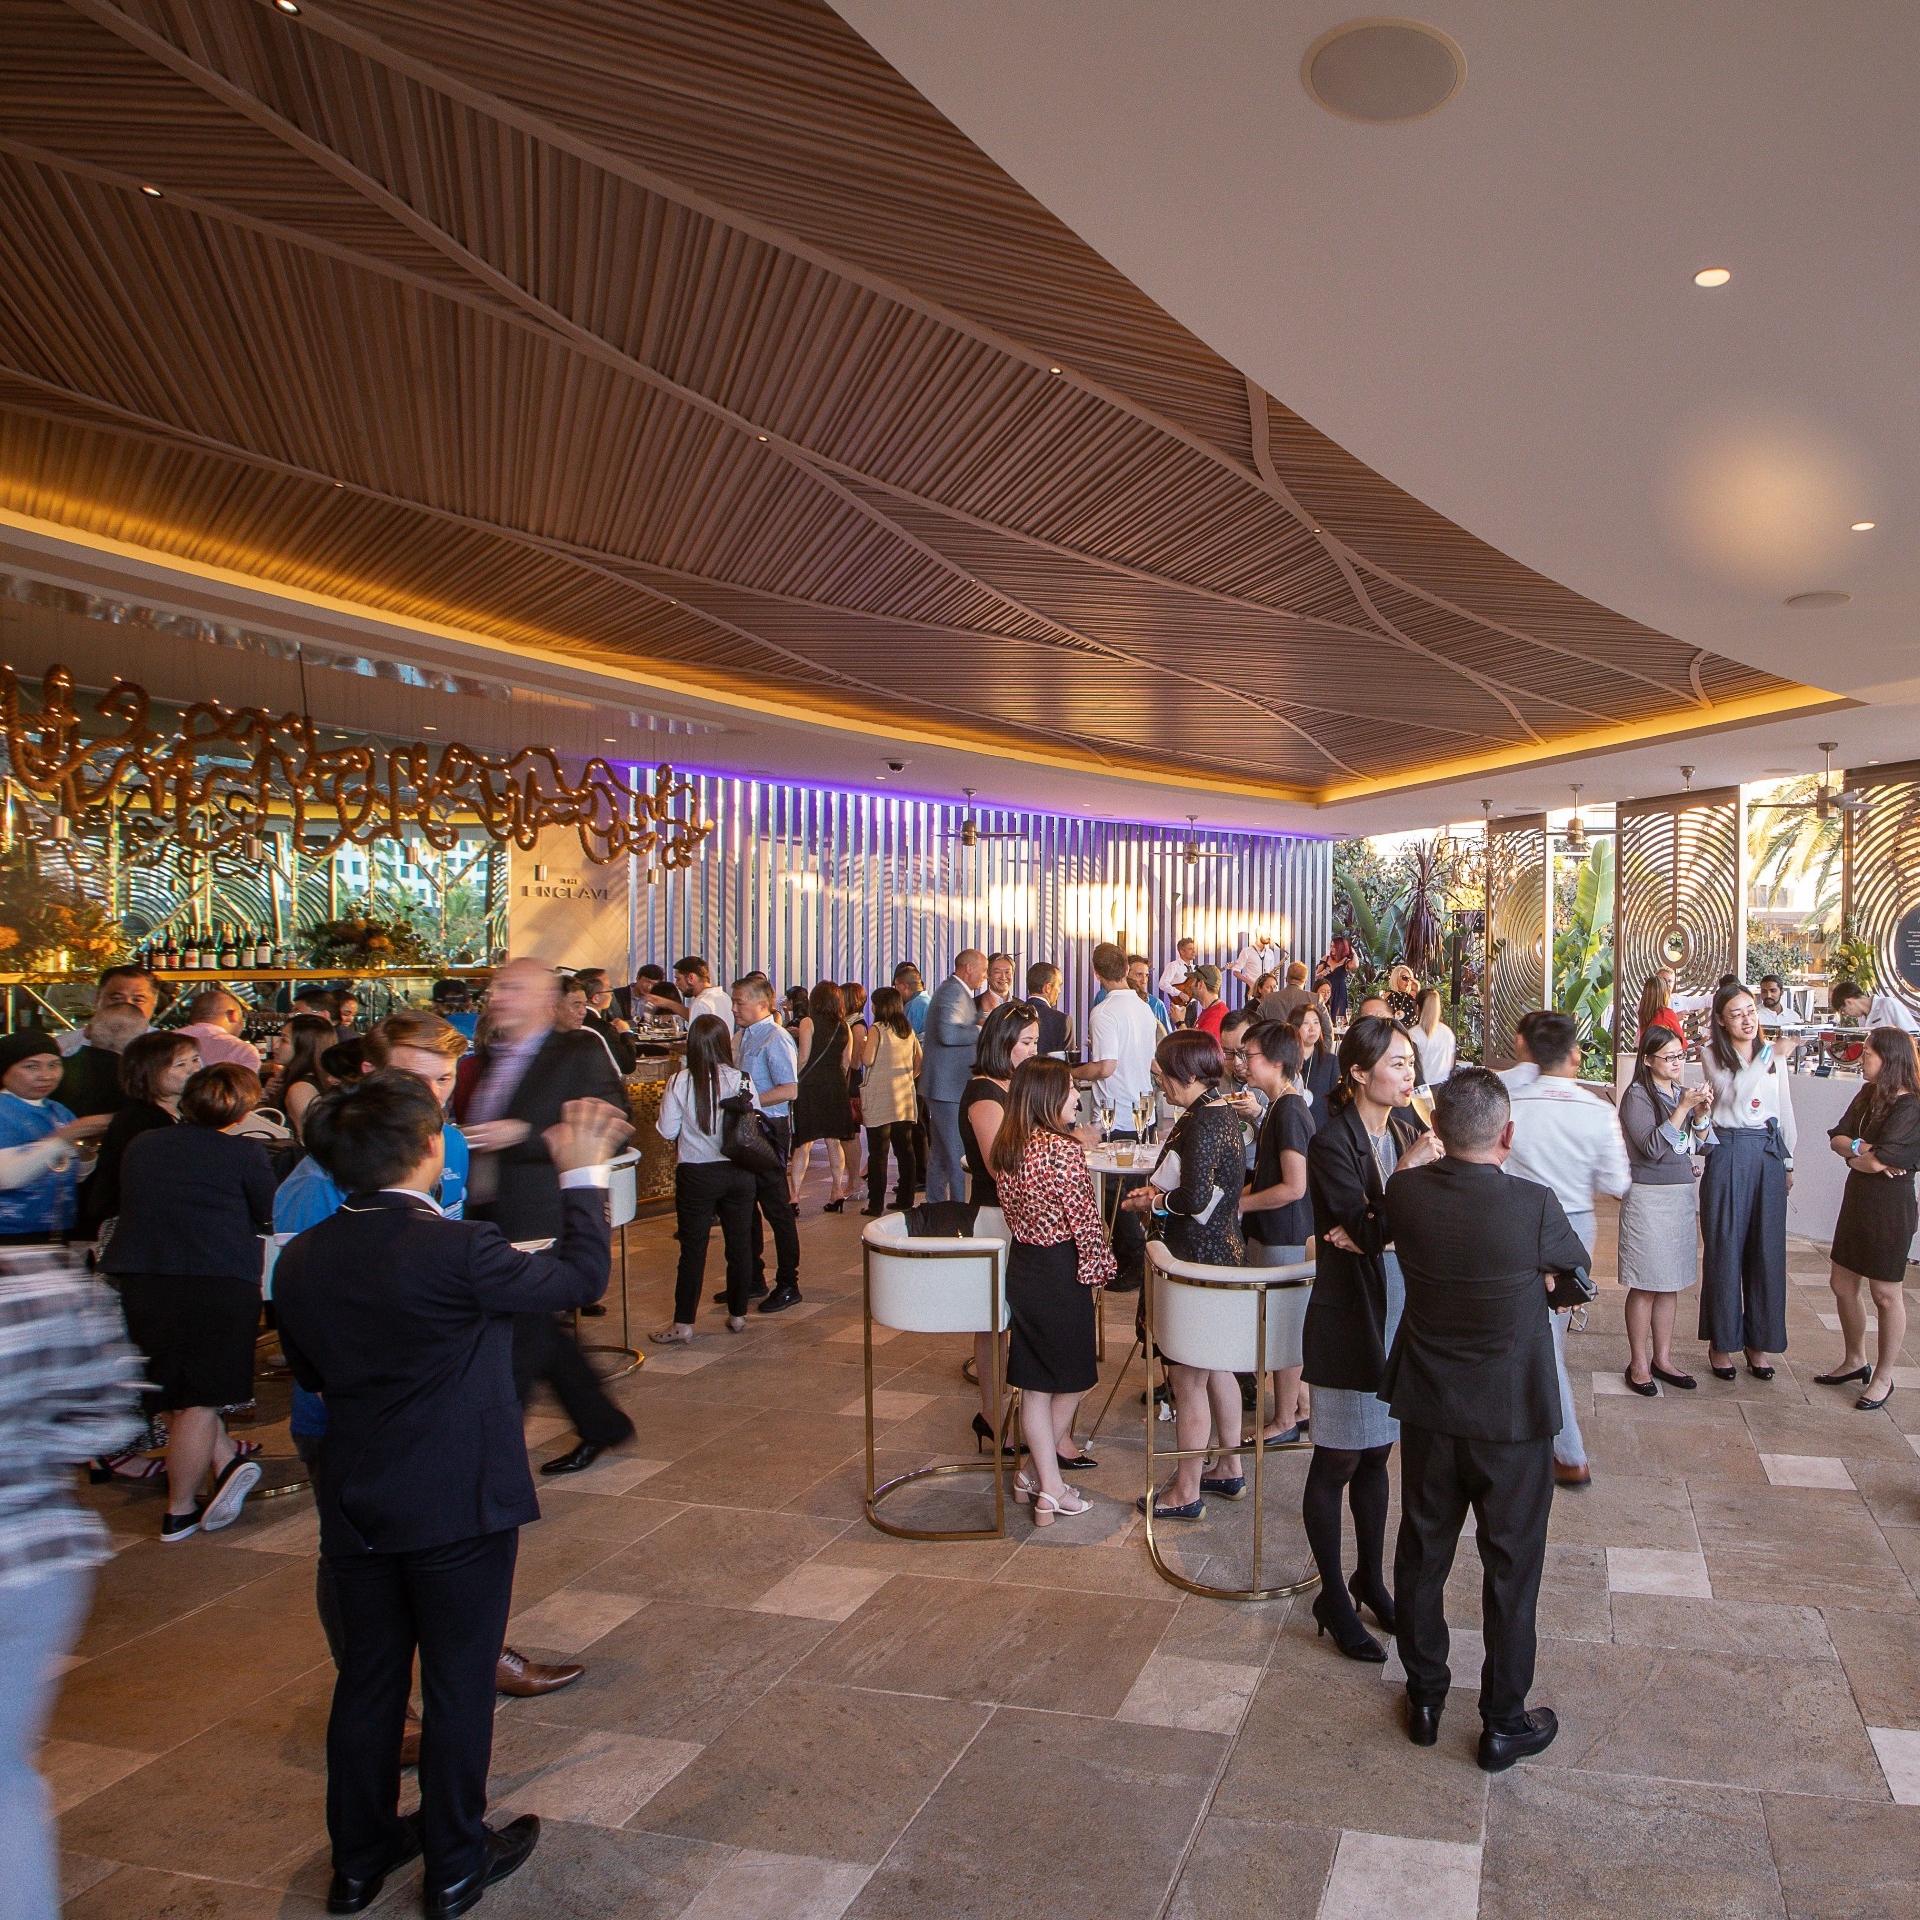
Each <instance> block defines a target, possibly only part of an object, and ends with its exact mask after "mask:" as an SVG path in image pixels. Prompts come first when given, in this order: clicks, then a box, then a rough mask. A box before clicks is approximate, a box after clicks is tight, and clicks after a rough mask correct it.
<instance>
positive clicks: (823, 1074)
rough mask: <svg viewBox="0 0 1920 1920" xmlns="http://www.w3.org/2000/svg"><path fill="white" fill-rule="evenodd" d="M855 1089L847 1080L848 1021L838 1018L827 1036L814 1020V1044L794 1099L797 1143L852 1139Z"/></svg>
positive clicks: (854, 1129) (855, 1131) (798, 1145)
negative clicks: (824, 1035)
mask: <svg viewBox="0 0 1920 1920" xmlns="http://www.w3.org/2000/svg"><path fill="white" fill-rule="evenodd" d="M858 1131H859V1129H858V1128H857V1127H856V1126H855V1125H854V1124H853V1093H852V1089H851V1088H850V1087H849V1085H848V1083H847V1023H846V1022H845V1021H844V1020H836V1021H835V1022H834V1024H833V1028H832V1030H831V1032H829V1033H828V1034H827V1036H826V1038H825V1039H824V1040H823V1039H822V1038H821V1037H820V1022H819V1021H818V1020H816V1021H815V1022H814V1023H813V1045H812V1047H811V1048H810V1049H809V1051H808V1053H807V1064H806V1065H805V1066H804V1067H802V1068H801V1069H800V1091H799V1093H798V1095H797V1096H796V1097H795V1099H794V1103H793V1144H794V1145H795V1146H796V1147H804V1146H805V1145H807V1143H808V1142H809V1141H812V1140H851V1139H852V1138H853V1136H854V1135H855V1134H856V1133H857V1132H858Z"/></svg>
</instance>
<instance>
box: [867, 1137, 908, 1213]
mask: <svg viewBox="0 0 1920 1920" xmlns="http://www.w3.org/2000/svg"><path fill="white" fill-rule="evenodd" d="M889 1146H891V1147H892V1148H893V1164H894V1169H895V1173H896V1176H897V1177H896V1178H895V1181H894V1187H893V1198H894V1205H895V1206H897V1207H899V1208H900V1209H901V1210H902V1211H904V1210H905V1209H906V1208H908V1207H910V1206H912V1205H913V1188H914V1174H915V1172H916V1164H915V1163H916V1155H915V1152H914V1145H913V1122H912V1121H911V1120H896V1121H894V1123H893V1124H892V1125H891V1126H887V1127H869V1128H868V1129H867V1205H868V1206H870V1207H872V1208H873V1209H874V1211H875V1212H876V1213H877V1212H878V1211H879V1210H880V1208H881V1206H882V1205H884V1204H885V1201H886V1197H887V1148H888V1147H889Z"/></svg>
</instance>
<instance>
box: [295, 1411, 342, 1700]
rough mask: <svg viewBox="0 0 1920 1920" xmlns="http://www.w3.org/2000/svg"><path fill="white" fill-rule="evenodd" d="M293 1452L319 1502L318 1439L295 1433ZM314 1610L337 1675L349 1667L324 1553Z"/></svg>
mask: <svg viewBox="0 0 1920 1920" xmlns="http://www.w3.org/2000/svg"><path fill="white" fill-rule="evenodd" d="M293 1450H294V1452H295V1453H297V1454H298V1455H299V1456H300V1464H301V1465H302V1466H303V1467H305V1468H306V1470H307V1480H308V1483H309V1484H310V1485H311V1486H312V1488H313V1497H314V1499H315V1501H316V1502H317V1501H318V1500H319V1498H320V1437H319V1435H318V1434H312V1433H296V1434H295V1435H294V1436H293ZM313 1610H314V1612H315V1613H317V1614H318V1615H319V1616H320V1631H321V1632H322V1633H324V1634H325V1635H326V1636H327V1652H328V1653H329V1654H331V1655H332V1656H333V1670H334V1672H336V1673H338V1672H339V1671H340V1669H341V1668H342V1667H343V1666H344V1665H345V1664H346V1640H345V1639H344V1637H343V1636H342V1634H341V1630H340V1594H339V1590H338V1589H337V1587H336V1586H335V1584H334V1578H333V1562H332V1561H331V1560H329V1559H328V1558H327V1556H326V1555H325V1554H324V1553H323V1554H321V1555H319V1556H318V1558H316V1559H315V1561H314V1563H313Z"/></svg>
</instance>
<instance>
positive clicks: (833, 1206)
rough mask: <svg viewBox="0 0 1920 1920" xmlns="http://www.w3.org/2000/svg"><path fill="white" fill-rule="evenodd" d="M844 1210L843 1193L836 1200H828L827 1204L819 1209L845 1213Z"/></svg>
mask: <svg viewBox="0 0 1920 1920" xmlns="http://www.w3.org/2000/svg"><path fill="white" fill-rule="evenodd" d="M846 1210H847V1202H846V1199H845V1196H844V1195H843V1196H842V1197H841V1198H840V1199H838V1200H829V1201H828V1202H827V1204H826V1205H825V1206H824V1207H822V1208H821V1209H820V1211H821V1212H822V1213H845V1212H846Z"/></svg>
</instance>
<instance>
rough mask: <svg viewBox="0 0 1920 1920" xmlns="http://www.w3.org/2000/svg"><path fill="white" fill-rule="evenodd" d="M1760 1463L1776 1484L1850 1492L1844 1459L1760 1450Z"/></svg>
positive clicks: (1851, 1484) (1851, 1479)
mask: <svg viewBox="0 0 1920 1920" xmlns="http://www.w3.org/2000/svg"><path fill="white" fill-rule="evenodd" d="M1760 1464H1761V1465H1762V1466H1763V1467H1764V1468H1766V1470H1767V1478H1768V1479H1769V1480H1770V1481H1771V1482H1772V1483H1773V1484H1774V1485H1775V1486H1776V1487H1825V1488H1827V1489H1829V1490H1831V1491H1833V1492H1837V1493H1851V1492H1852V1491H1853V1476H1852V1474H1850V1473H1849V1472H1848V1471H1847V1467H1846V1462H1845V1461H1843V1460H1835V1459H1831V1458H1823V1457H1821V1456H1820V1455H1817V1454H1804V1453H1763V1454H1762V1455H1761V1456H1760Z"/></svg>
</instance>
